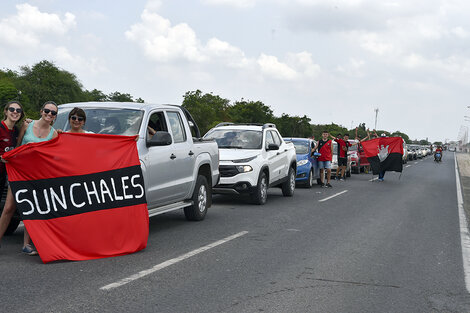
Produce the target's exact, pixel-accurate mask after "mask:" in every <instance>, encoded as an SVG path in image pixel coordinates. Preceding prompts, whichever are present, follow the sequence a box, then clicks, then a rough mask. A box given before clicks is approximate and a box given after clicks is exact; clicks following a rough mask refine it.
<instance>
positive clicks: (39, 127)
mask: <svg viewBox="0 0 470 313" xmlns="http://www.w3.org/2000/svg"><path fill="white" fill-rule="evenodd" d="M57 112H58V107H57V104H56V103H55V102H54V101H46V102H45V103H44V104H43V106H42V108H41V111H40V114H41V118H40V119H39V120H36V121H32V122H31V123H29V124H28V123H23V127H22V128H21V130H20V135H19V136H18V139H19V141H20V142H21V145H24V144H27V143H30V142H41V141H47V140H51V139H52V138H55V137H57V131H56V130H55V129H54V128H53V127H52V124H54V120H55V118H56V117H57Z"/></svg>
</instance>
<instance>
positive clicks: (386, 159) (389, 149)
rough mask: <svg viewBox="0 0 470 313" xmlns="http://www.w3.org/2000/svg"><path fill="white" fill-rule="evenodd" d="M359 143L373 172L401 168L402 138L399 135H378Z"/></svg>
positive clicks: (397, 170)
mask: <svg viewBox="0 0 470 313" xmlns="http://www.w3.org/2000/svg"><path fill="white" fill-rule="evenodd" d="M361 144H362V147H363V148H364V152H365V154H366V157H367V160H368V161H369V163H370V166H371V167H372V172H373V173H374V174H378V173H380V172H386V171H395V172H401V171H402V170H403V161H402V160H403V139H402V138H401V137H380V138H375V139H372V140H367V141H364V142H362V143H361Z"/></svg>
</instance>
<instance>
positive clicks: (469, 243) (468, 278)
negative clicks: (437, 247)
mask: <svg viewBox="0 0 470 313" xmlns="http://www.w3.org/2000/svg"><path fill="white" fill-rule="evenodd" d="M454 162H455V183H456V185H457V204H458V208H459V222H460V242H461V245H462V259H463V271H464V274H465V287H467V291H468V292H470V236H469V234H468V227H467V218H466V216H465V211H464V209H463V196H462V186H461V185H460V175H459V171H458V168H457V158H456V156H455V153H454Z"/></svg>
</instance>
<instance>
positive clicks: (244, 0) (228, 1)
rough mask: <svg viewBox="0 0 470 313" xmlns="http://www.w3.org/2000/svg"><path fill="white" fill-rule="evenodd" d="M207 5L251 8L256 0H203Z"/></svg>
mask: <svg viewBox="0 0 470 313" xmlns="http://www.w3.org/2000/svg"><path fill="white" fill-rule="evenodd" d="M202 2H203V3H205V4H208V5H219V6H231V7H236V8H243V9H244V8H251V7H254V6H255V4H256V0H203V1H202Z"/></svg>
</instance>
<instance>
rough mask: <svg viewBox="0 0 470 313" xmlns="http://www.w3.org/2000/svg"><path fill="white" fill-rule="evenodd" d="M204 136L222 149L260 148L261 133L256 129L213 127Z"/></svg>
mask: <svg viewBox="0 0 470 313" xmlns="http://www.w3.org/2000/svg"><path fill="white" fill-rule="evenodd" d="M204 138H205V139H214V140H215V141H216V142H217V145H218V146H219V148H222V149H223V148H225V149H261V144H262V138H263V133H262V132H260V131H256V130H243V129H213V130H212V131H210V132H208V133H207V134H206V135H205V136H204Z"/></svg>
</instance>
